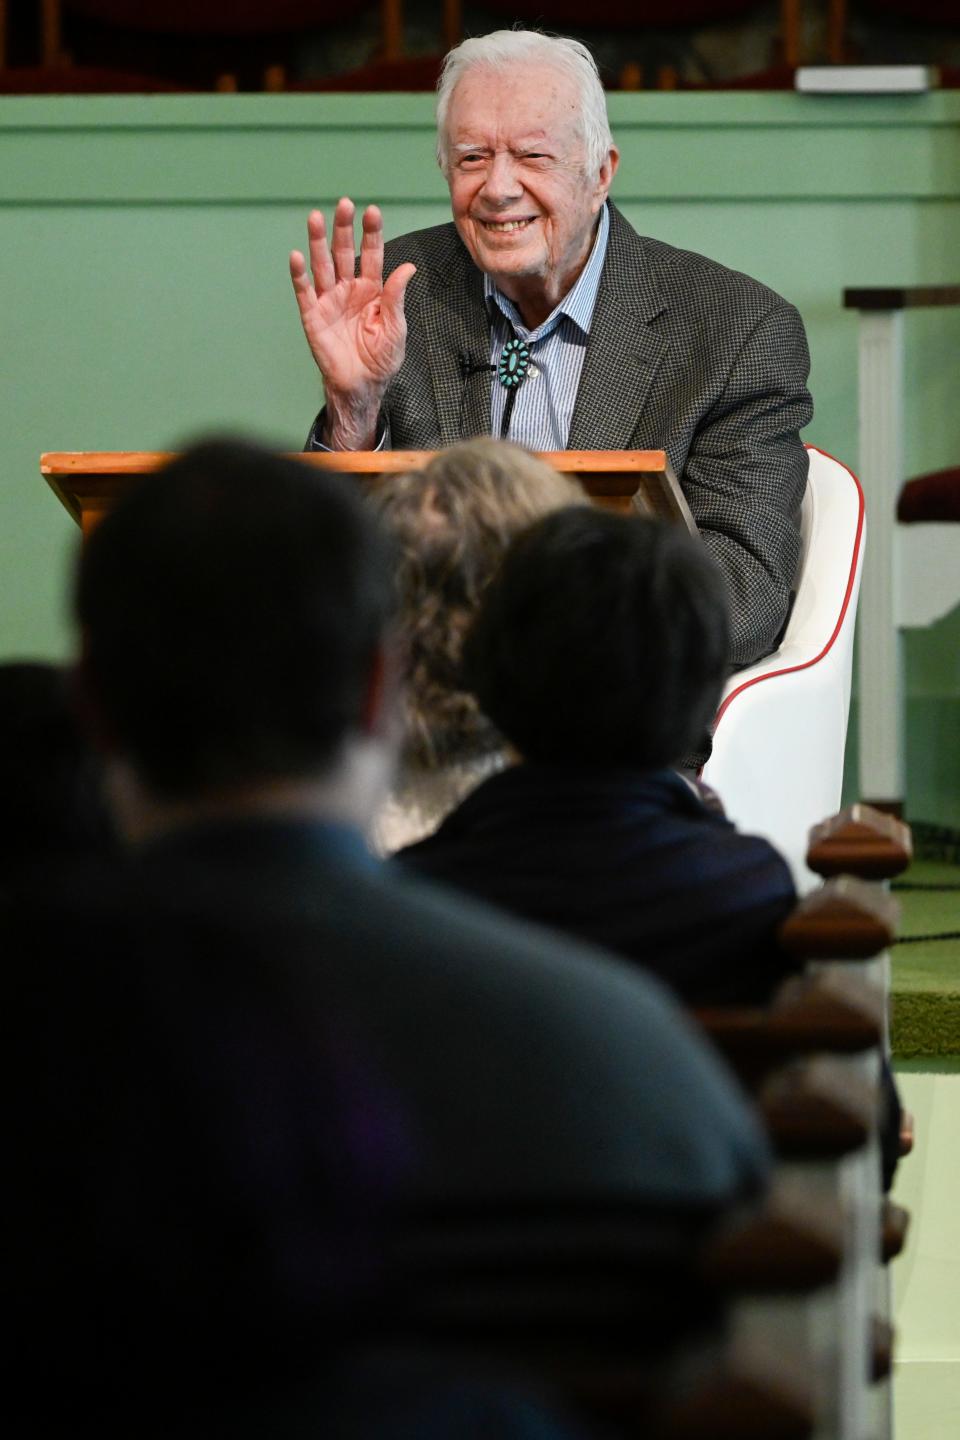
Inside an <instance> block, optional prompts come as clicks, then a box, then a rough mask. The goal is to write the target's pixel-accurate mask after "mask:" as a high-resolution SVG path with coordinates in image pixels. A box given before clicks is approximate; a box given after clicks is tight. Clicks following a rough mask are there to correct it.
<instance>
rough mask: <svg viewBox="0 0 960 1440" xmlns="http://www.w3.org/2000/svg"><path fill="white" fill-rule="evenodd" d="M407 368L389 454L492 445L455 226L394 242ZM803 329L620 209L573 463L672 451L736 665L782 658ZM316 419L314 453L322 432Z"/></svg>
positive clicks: (486, 344) (485, 336) (476, 282)
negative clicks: (403, 278) (584, 454)
mask: <svg viewBox="0 0 960 1440" xmlns="http://www.w3.org/2000/svg"><path fill="white" fill-rule="evenodd" d="M407 260H410V261H413V263H414V264H415V265H416V266H417V273H416V275H415V276H414V277H413V279H412V281H411V282H410V285H409V287H408V289H407V297H406V315H407V325H408V335H407V349H406V356H405V359H404V362H403V365H402V366H401V368H400V370H399V372H398V374H397V375H396V376H395V378H394V379H393V381H391V383H390V386H389V387H388V390H387V393H386V396H385V399H384V405H383V410H382V414H381V426H382V429H383V431H384V434H385V444H386V446H387V447H388V448H394V449H401V450H412V449H424V450H432V449H437V448H440V447H441V446H445V445H451V444H453V443H454V442H455V441H457V440H462V439H465V438H467V437H469V436H473V435H489V434H490V430H491V420H490V386H489V383H488V377H487V375H486V374H485V373H479V374H475V375H473V376H469V377H468V378H465V376H464V371H465V369H469V367H470V366H477V365H482V364H486V362H487V361H488V360H489V350H490V328H489V321H488V316H487V311H486V308H485V305H484V298H483V277H482V274H481V272H480V271H479V270H478V269H477V267H476V266H475V265H474V263H473V261H472V259H471V258H470V254H469V252H468V251H467V249H466V247H465V246H464V245H463V243H462V241H461V240H460V237H459V236H458V234H457V231H456V228H455V226H454V225H453V224H452V223H450V224H446V225H438V226H435V227H433V228H432V229H428V230H419V231H415V232H413V233H412V234H410V235H403V236H401V237H399V238H398V239H397V240H392V241H391V242H390V243H389V244H388V245H387V246H386V249H385V264H384V268H385V271H386V272H387V273H389V272H390V271H392V270H393V269H395V268H396V266H397V265H399V264H401V263H402V262H403V261H407ZM809 368H810V359H809V354H808V351H807V342H806V336H805V334H804V329H803V323H802V321H801V319H800V317H799V315H798V313H797V311H796V310H795V309H794V307H793V306H792V305H790V304H788V302H787V301H785V300H784V299H783V298H782V297H781V296H779V295H777V294H776V293H775V292H774V291H772V290H769V289H768V288H767V287H766V286H765V285H761V284H759V283H758V282H757V281H756V280H752V279H750V278H749V276H747V275H741V274H739V273H738V272H737V271H734V270H728V269H727V268H726V267H725V266H723V265H719V264H717V263H716V262H715V261H713V260H708V259H705V258H704V257H703V256H702V255H695V254H692V253H691V252H689V251H685V250H677V249H675V248H674V247H673V246H670V245H666V244H663V243H662V242H661V241H659V240H652V239H649V238H647V237H645V236H642V235H638V234H637V232H636V231H635V230H634V229H633V228H632V226H631V225H629V224H628V223H627V221H626V220H625V219H624V218H623V216H622V215H621V214H620V212H619V211H618V210H617V209H616V207H615V206H614V205H611V206H610V238H609V243H608V247H607V256H606V261H605V263H604V270H603V275H602V278H601V281H600V289H599V292H598V295H597V303H596V308H595V310H594V315H593V323H592V326H591V330H590V340H589V344H588V346H587V353H586V358H585V360H584V366H583V373H582V375H581V378H580V386H579V390H578V392H577V399H576V404H575V406H574V412H573V418H572V421H571V425H570V434H569V437H568V441H567V444H568V448H569V449H571V450H646V449H657V450H659V449H663V450H665V451H666V452H667V454H668V456H669V457H670V461H671V463H672V465H673V468H674V471H675V472H676V474H677V475H678V476H680V478H681V482H682V484H683V488H684V491H685V493H686V496H687V499H688V501H689V503H690V508H691V510H692V512H693V515H694V518H695V519H696V522H697V525H698V527H699V529H700V532H701V534H702V536H703V540H704V543H705V544H706V546H707V547H708V549H709V550H710V551H711V553H712V554H713V555H714V556H715V558H716V559H717V560H718V562H719V564H720V566H721V569H722V570H723V572H724V576H725V578H726V581H727V586H728V591H729V595H730V605H731V617H732V628H733V644H732V653H731V663H732V664H733V665H736V666H743V665H747V664H749V663H750V662H751V661H752V660H755V659H757V658H758V657H759V656H761V655H764V654H767V653H768V652H769V651H770V650H772V649H774V648H775V646H776V643H777V638H778V636H779V634H780V632H781V630H782V628H783V625H784V623H785V621H786V617H787V612H788V608H789V603H790V593H791V587H792V584H793V580H794V576H795V573H796V568H797V562H798V559H799V554H800V531H799V514H800V502H801V500H802V498H803V492H804V488H805V486H806V476H807V456H806V451H805V450H804V448H803V445H802V444H801V441H800V438H799V431H800V429H801V428H802V426H804V425H806V424H807V423H808V421H809V420H810V418H811V415H812V413H813V405H812V402H811V399H810V395H809V393H808V391H807V388H806V382H807V375H808V373H809ZM321 423H322V422H321V420H320V417H318V421H317V423H316V424H315V426H314V430H313V431H312V432H311V437H310V440H309V441H308V445H309V444H311V443H312V441H313V438H314V436H315V435H316V434H317V433H319V426H320V424H321Z"/></svg>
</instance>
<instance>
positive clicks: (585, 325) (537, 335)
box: [483, 201, 610, 340]
mask: <svg viewBox="0 0 960 1440" xmlns="http://www.w3.org/2000/svg"><path fill="white" fill-rule="evenodd" d="M609 235H610V212H609V210H608V208H607V203H606V201H604V204H603V208H602V210H601V211H600V224H599V225H598V226H597V238H596V239H595V240H594V242H593V249H592V250H591V251H590V257H589V259H588V260H587V263H586V265H584V267H583V269H582V270H581V271H580V274H579V276H578V277H577V281H576V284H574V285H573V286H572V287H571V289H570V290H568V291H567V293H566V295H564V297H563V299H562V300H561V301H560V303H559V305H557V307H556V308H555V309H554V310H552V311H551V312H550V314H549V315H548V316H547V318H546V320H544V322H543V324H542V325H538V326H537V328H536V330H528V329H527V327H526V325H524V323H523V320H522V318H521V315H520V312H519V310H518V309H517V307H516V306H515V305H514V303H513V301H512V300H508V299H507V297H506V295H502V294H501V293H500V291H499V290H498V289H497V287H496V285H495V284H494V283H493V280H492V279H491V278H490V276H489V275H484V277H483V298H484V301H485V302H486V304H487V308H488V310H489V308H490V302H491V301H493V303H494V304H495V305H496V306H497V307H498V308H499V309H500V310H501V311H502V312H503V314H504V315H506V317H507V319H508V320H509V321H510V323H511V325H512V326H513V328H514V329H515V330H516V331H517V332H518V334H520V335H522V336H523V338H524V339H525V340H540V339H542V337H543V336H544V335H548V334H549V333H550V332H551V330H553V329H555V328H556V326H557V325H559V323H560V321H561V319H563V318H564V317H566V319H568V320H572V322H573V323H574V325H576V326H577V328H578V329H579V330H581V331H582V332H583V334H584V335H589V334H590V325H591V322H592V320H593V312H594V309H595V308H596V304H597V292H598V290H599V289H600V276H601V275H602V274H603V262H604V260H605V259H606V257H607V240H608V238H609Z"/></svg>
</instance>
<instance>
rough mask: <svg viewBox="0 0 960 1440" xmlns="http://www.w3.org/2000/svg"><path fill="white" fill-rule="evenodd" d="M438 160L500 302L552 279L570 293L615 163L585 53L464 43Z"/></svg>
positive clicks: (444, 104) (529, 34)
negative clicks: (532, 283)
mask: <svg viewBox="0 0 960 1440" xmlns="http://www.w3.org/2000/svg"><path fill="white" fill-rule="evenodd" d="M437 155H438V159H439V161H440V166H441V169H442V170H443V173H444V175H445V177H446V179H447V183H448V185H449V186H450V198H451V203H452V207H453V218H454V220H455V222H456V226H457V230H458V231H459V234H460V238H461V239H462V240H463V242H464V244H465V245H466V247H467V249H468V250H469V252H470V255H471V256H472V258H473V260H474V262H475V263H476V265H478V266H479V268H480V269H481V270H483V271H484V272H485V273H486V274H488V275H491V276H492V277H493V278H494V280H495V281H496V282H497V284H498V285H499V286H500V288H501V289H502V290H503V291H504V293H505V294H510V295H513V294H514V292H515V291H516V289H517V287H518V286H521V287H522V286H523V284H524V282H525V281H530V280H534V281H537V280H541V281H542V280H543V279H544V278H545V277H548V276H549V277H553V279H554V280H555V282H556V284H557V286H558V288H559V292H560V293H561V294H562V293H564V291H565V290H566V289H567V288H569V284H572V283H573V280H574V279H576V276H577V274H578V273H579V270H580V268H581V267H582V265H583V263H584V261H585V260H586V258H587V255H588V254H589V249H590V244H591V241H592V236H593V230H594V224H595V220H596V217H597V214H598V213H599V211H600V208H601V206H602V205H603V202H604V200H605V199H606V196H607V192H608V191H609V189H610V183H611V181H612V179H613V176H614V172H615V171H616V168H617V163H618V159H619V154H618V151H617V149H616V146H615V145H614V143H613V139H612V137H611V134H610V126H609V122H608V120H607V109H606V101H605V98H604V93H603V86H602V84H601V82H600V77H599V74H598V73H597V67H596V63H595V61H594V59H593V57H592V55H591V54H590V52H589V50H587V48H586V47H585V46H584V45H581V44H580V42H579V41H577V40H570V39H566V38H564V37H561V36H548V35H543V34H541V33H540V32H538V31H535V30H497V31H494V32H493V33H492V34H490V35H484V36H481V37H479V38H476V39H469V40H464V41H463V42H462V43H461V44H460V45H458V46H456V48H455V49H453V50H451V51H450V53H449V54H448V55H447V57H446V59H445V60H444V66H443V72H442V74H441V77H440V83H439V87H438V91H437Z"/></svg>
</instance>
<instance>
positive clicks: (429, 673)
mask: <svg viewBox="0 0 960 1440" xmlns="http://www.w3.org/2000/svg"><path fill="white" fill-rule="evenodd" d="M372 497H373V501H374V504H375V505H376V507H377V509H378V511H379V513H380V515H381V517H382V519H383V521H384V522H385V524H386V526H387V528H388V529H389V530H390V531H392V533H393V534H394V536H395V537H396V540H397V548H398V551H399V561H398V569H397V585H398V591H399V597H400V605H399V617H398V618H399V634H400V641H401V651H402V653H403V655H404V661H405V672H406V673H405V680H406V684H405V687H404V694H403V696H402V700H401V708H402V714H403V744H402V750H401V760H400V767H399V771H398V775H397V779H396V781H395V784H394V788H393V791H392V793H391V795H390V797H389V799H388V801H387V803H386V805H385V806H384V809H383V811H382V812H381V814H380V816H379V817H378V819H377V824H376V826H375V829H374V838H375V842H376V845H377V848H378V849H379V850H381V851H382V852H387V853H389V852H391V851H393V850H397V849H399V847H400V846H401V845H408V844H410V843H411V842H412V841H414V840H419V839H420V838H421V837H422V836H424V835H428V834H429V833H430V832H431V831H432V830H435V829H436V827H437V825H438V824H439V823H440V821H441V820H442V819H443V817H444V815H446V814H447V812H448V811H449V810H452V808H453V807H454V805H456V804H457V803H458V801H460V800H462V799H463V798H464V796H465V795H467V794H469V792H470V791H471V790H472V789H473V788H474V786H475V785H478V784H479V783H480V781H481V780H483V779H485V778H486V777H487V776H488V775H491V774H493V773H494V772H495V771H497V770H499V769H501V768H502V766H503V763H504V758H505V757H504V747H503V738H502V736H501V735H500V734H499V732H498V731H497V730H496V729H495V727H494V726H493V725H491V723H490V721H489V720H488V719H487V717H486V716H485V715H484V714H483V712H482V711H481V710H480V708H479V706H478V705H477V702H476V699H475V697H474V696H473V694H472V693H471V692H470V691H469V690H468V689H467V688H466V687H465V686H464V684H463V680H462V677H461V673H460V655H461V650H462V648H463V637H464V635H465V634H466V632H467V629H468V628H469V626H470V623H471V621H472V620H473V618H474V616H475V614H476V611H477V607H478V605H479V603H480V600H481V598H482V596H483V593H484V591H485V590H486V588H487V586H488V585H489V583H490V581H491V579H492V578H493V576H494V574H495V573H496V569H497V566H498V565H499V564H500V561H501V559H502V557H503V554H504V551H505V550H506V548H507V545H508V544H509V543H510V541H511V539H512V538H513V537H514V536H515V535H517V534H519V533H520V531H521V530H524V529H525V528H526V527H527V526H528V525H531V524H532V523H533V521H534V520H538V519H539V518H540V516H541V515H546V514H548V513H549V512H550V511H552V510H557V509H560V508H562V507H563V506H566V505H584V504H586V503H587V501H586V497H585V496H584V493H583V491H582V489H581V488H580V486H579V485H577V484H576V482H575V481H573V480H569V479H567V477H566V476H564V475H559V474H558V473H557V472H556V471H555V470H553V469H552V468H551V467H550V466H548V465H545V464H544V463H543V461H541V460H537V459H536V458H535V457H534V456H533V455H531V454H530V453H529V452H528V451H526V450H521V449H520V448H519V447H518V446H516V445H511V444H509V443H508V442H506V441H502V440H491V439H478V440H468V441H465V442H463V443H462V444H460V445H453V446H451V447H450V449H448V450H441V451H440V452H439V454H437V455H436V456H435V457H434V459H433V460H432V461H431V462H430V464H429V465H427V466H426V468H425V469H424V470H415V471H411V472H409V473H408V474H406V475H390V476H387V477H385V478H384V479H383V480H382V481H381V482H380V484H379V485H378V486H377V487H376V488H375V489H374V490H373V492H372Z"/></svg>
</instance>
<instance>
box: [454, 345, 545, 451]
mask: <svg viewBox="0 0 960 1440" xmlns="http://www.w3.org/2000/svg"><path fill="white" fill-rule="evenodd" d="M457 362H458V364H459V366H460V379H461V380H462V382H463V388H462V389H461V391H460V414H459V417H458V420H457V429H458V430H459V431H460V434H461V435H462V434H463V407H464V404H465V402H466V398H467V381H468V380H470V379H471V378H472V377H473V376H474V375H484V374H485V375H489V374H490V373H491V372H492V371H496V375H497V379H498V380H499V382H500V384H501V385H502V386H503V388H504V389H505V390H506V392H507V403H506V405H505V406H504V407H503V419H502V421H501V422H500V439H501V440H505V439H506V438H507V435H508V433H509V430H510V418H511V416H512V415H513V402H514V401H515V400H516V398H517V390H518V389H519V388H520V386H521V385H522V384H523V382H524V380H526V378H527V372H528V370H529V369H530V347H529V345H528V344H527V343H526V341H524V340H521V339H520V338H519V336H517V335H516V334H513V335H512V336H511V338H510V339H509V340H508V341H507V343H506V344H505V345H504V346H503V348H502V350H501V351H500V357H499V360H498V362H497V364H496V365H491V364H490V362H489V361H486V360H478V359H477V357H476V356H475V355H468V354H467V353H466V352H465V351H463V350H461V351H460V354H459V355H458V356H457Z"/></svg>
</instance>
